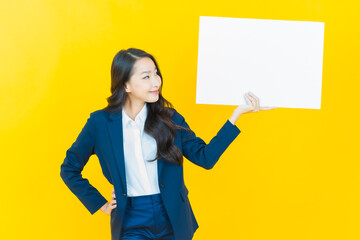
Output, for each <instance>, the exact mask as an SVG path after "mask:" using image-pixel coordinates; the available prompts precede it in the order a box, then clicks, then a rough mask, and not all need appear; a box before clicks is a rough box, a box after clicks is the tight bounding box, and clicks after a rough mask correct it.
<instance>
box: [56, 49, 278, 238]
mask: <svg viewBox="0 0 360 240" xmlns="http://www.w3.org/2000/svg"><path fill="white" fill-rule="evenodd" d="M162 80H163V79H162V75H161V72H160V69H159V66H158V64H157V62H156V60H155V59H154V57H153V56H152V55H150V54H148V53H146V52H144V51H142V50H140V49H135V48H129V49H127V50H121V51H120V52H118V53H117V54H116V55H115V57H114V59H113V62H112V66H111V93H112V95H111V96H110V97H109V98H108V99H107V100H108V106H107V107H106V108H104V109H101V110H97V111H95V112H92V113H91V114H90V117H89V118H88V120H87V122H86V124H85V126H84V127H83V129H82V131H81V132H80V134H79V136H78V137H77V139H76V141H75V142H74V143H73V144H72V146H71V147H70V148H69V149H68V150H67V152H66V157H65V160H64V162H63V163H62V165H61V174H60V175H61V177H62V179H63V181H64V182H65V184H66V185H67V186H68V187H69V189H70V190H71V191H72V192H73V193H74V194H75V195H76V197H77V198H78V199H79V200H80V201H81V202H82V204H83V205H84V206H85V207H86V208H87V209H88V211H89V212H90V213H91V214H94V213H95V212H96V211H98V210H99V209H101V210H102V211H103V212H104V213H105V214H108V215H110V216H111V217H110V223H111V237H112V240H119V239H175V240H187V239H192V238H193V235H194V232H195V231H196V229H197V228H198V224H197V221H196V219H195V216H194V214H193V211H192V208H191V205H190V202H189V199H188V196H187V195H188V190H187V188H186V186H185V184H184V179H183V156H185V157H186V158H187V159H188V160H190V161H191V162H193V163H194V164H196V165H198V166H201V167H203V168H205V169H211V168H212V167H213V166H214V165H215V164H216V162H217V161H218V159H219V158H220V156H221V155H222V153H223V152H224V151H225V150H226V148H227V147H228V146H229V145H230V143H231V142H232V141H233V140H234V139H235V138H236V137H237V135H238V134H239V133H240V130H239V129H238V128H237V126H236V125H235V122H236V121H237V119H238V118H239V116H240V115H241V114H243V113H249V112H258V111H259V110H269V109H273V108H274V107H260V106H259V99H258V98H257V97H256V96H255V95H254V94H252V93H249V94H245V97H246V99H247V101H248V102H249V103H250V104H249V105H239V106H238V107H237V108H236V109H235V110H234V112H233V114H232V115H231V117H230V118H229V119H228V120H226V122H225V124H224V125H223V126H222V128H221V129H220V130H219V131H218V133H217V135H216V136H215V137H214V138H212V140H211V141H210V142H209V143H208V144H206V143H205V142H204V141H203V140H202V139H201V138H199V137H197V136H196V135H195V133H194V132H193V131H192V130H191V129H190V128H189V126H188V124H187V123H186V121H185V119H184V117H183V116H182V115H181V114H179V113H178V112H177V111H176V110H175V109H174V108H173V106H172V104H171V103H170V102H168V101H167V100H166V99H165V98H164V97H163V96H162V94H161V90H162V86H163V82H162ZM92 154H96V155H97V157H98V158H99V161H100V165H101V168H102V171H103V174H104V176H105V177H106V178H107V180H108V181H109V182H110V183H111V184H112V185H113V186H114V190H113V192H112V197H111V201H110V203H109V202H108V201H107V200H106V199H105V198H104V197H103V196H102V195H101V194H100V192H99V191H98V190H97V189H96V188H94V187H93V186H92V185H91V184H90V183H89V181H88V180H87V179H84V178H82V175H81V171H82V170H83V168H84V166H85V165H86V163H87V161H88V160H89V158H90V156H91V155H92Z"/></svg>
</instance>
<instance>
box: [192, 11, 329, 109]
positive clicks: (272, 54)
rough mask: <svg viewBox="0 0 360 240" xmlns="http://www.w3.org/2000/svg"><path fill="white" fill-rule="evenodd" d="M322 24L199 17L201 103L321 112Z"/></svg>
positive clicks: (199, 95) (199, 99) (323, 24)
mask: <svg viewBox="0 0 360 240" xmlns="http://www.w3.org/2000/svg"><path fill="white" fill-rule="evenodd" d="M324 27H325V23H323V22H309V21H287V20H264V19H246V18H225V17H206V16H200V23H199V46H198V66H197V84H196V103H198V104H216V105H239V104H245V103H246V102H245V99H244V94H245V93H246V92H248V91H251V92H253V93H254V94H255V95H256V96H258V97H259V99H260V106H277V107H286V108H310V109H320V107H321V86H322V68H323V47H324Z"/></svg>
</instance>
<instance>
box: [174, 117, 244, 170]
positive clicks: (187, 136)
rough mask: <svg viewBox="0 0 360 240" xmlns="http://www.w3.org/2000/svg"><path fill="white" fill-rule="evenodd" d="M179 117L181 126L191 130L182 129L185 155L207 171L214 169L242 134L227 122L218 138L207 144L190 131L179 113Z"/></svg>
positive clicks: (217, 135) (219, 132)
mask: <svg viewBox="0 0 360 240" xmlns="http://www.w3.org/2000/svg"><path fill="white" fill-rule="evenodd" d="M177 115H178V117H179V118H180V119H179V122H180V125H181V126H183V127H186V128H188V129H189V130H188V131H186V130H183V129H181V141H182V150H183V155H184V156H185V157H186V158H187V159H188V160H189V161H191V162H192V163H194V164H196V165H198V166H200V167H203V168H205V169H211V168H213V167H214V165H215V164H216V162H217V161H218V160H219V158H220V156H221V155H222V154H223V153H224V152H225V150H226V149H227V148H228V146H229V145H230V144H231V143H232V142H233V141H234V139H235V138H236V137H237V136H238V135H239V134H240V132H241V131H240V129H239V128H238V127H237V126H236V125H234V124H232V123H231V122H230V121H229V120H227V121H226V122H225V124H224V125H223V126H222V127H221V129H220V130H219V131H218V133H217V134H216V136H215V137H213V138H212V139H211V140H210V142H209V143H208V144H206V143H205V142H204V140H202V139H201V138H199V137H197V136H196V134H195V133H194V132H193V131H192V130H191V129H190V127H189V125H188V124H187V122H186V121H185V118H184V117H183V116H181V115H180V114H179V113H177Z"/></svg>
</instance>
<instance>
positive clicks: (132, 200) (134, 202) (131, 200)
mask: <svg viewBox="0 0 360 240" xmlns="http://www.w3.org/2000/svg"><path fill="white" fill-rule="evenodd" d="M127 202H128V204H129V205H130V206H131V207H136V206H141V205H144V204H146V203H158V202H162V199H161V194H160V193H157V194H151V195H142V196H134V197H128V198H127Z"/></svg>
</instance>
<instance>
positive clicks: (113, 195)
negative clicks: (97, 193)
mask: <svg viewBox="0 0 360 240" xmlns="http://www.w3.org/2000/svg"><path fill="white" fill-rule="evenodd" d="M111 199H116V195H115V190H114V189H113V190H112V195H111Z"/></svg>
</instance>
